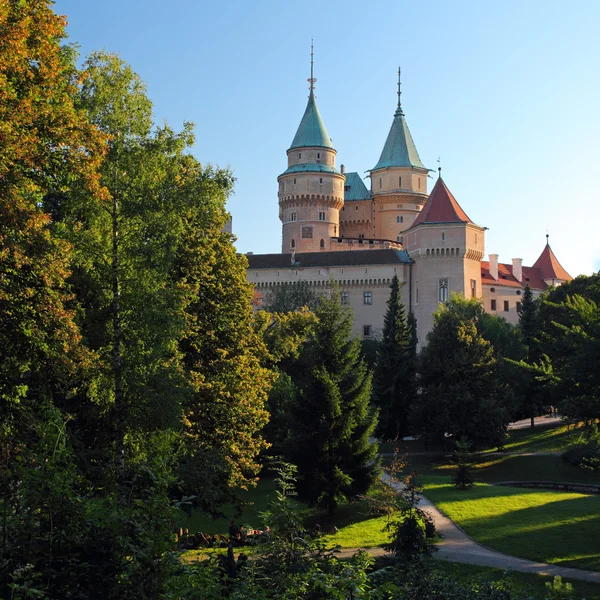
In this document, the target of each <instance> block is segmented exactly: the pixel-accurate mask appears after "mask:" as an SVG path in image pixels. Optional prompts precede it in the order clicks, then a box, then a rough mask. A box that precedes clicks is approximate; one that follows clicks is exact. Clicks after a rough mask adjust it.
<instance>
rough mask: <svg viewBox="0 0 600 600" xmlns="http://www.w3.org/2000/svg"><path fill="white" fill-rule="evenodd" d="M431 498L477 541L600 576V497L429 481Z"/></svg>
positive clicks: (433, 478)
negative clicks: (460, 486) (599, 572)
mask: <svg viewBox="0 0 600 600" xmlns="http://www.w3.org/2000/svg"><path fill="white" fill-rule="evenodd" d="M423 479H424V483H425V495H426V496H427V497H428V498H429V499H430V500H431V501H432V502H433V503H434V504H436V506H438V508H440V510H442V511H443V512H444V513H445V514H447V515H448V516H449V517H450V518H451V519H452V520H453V521H455V522H456V523H457V524H458V525H460V526H461V527H462V528H463V529H464V530H465V531H466V532H467V533H468V534H469V535H471V536H472V537H473V538H475V539H476V540H477V541H479V542H481V543H482V544H485V545H486V546H489V547H490V548H494V549H495V550H499V551H501V552H505V553H506V554H511V555H514V556H520V557H523V558H530V559H533V560H539V561H543V562H547V563H551V564H558V565H562V566H569V567H578V568H581V569H591V570H600V544H599V543H598V540H599V539H600V497H598V496H588V495H584V494H575V493H564V492H551V491H539V490H527V489H521V488H510V487H494V486H490V485H486V484H480V485H477V486H476V487H474V488H473V489H471V490H469V491H466V492H465V491H460V490H457V489H456V488H454V486H452V485H451V484H450V483H448V482H447V481H448V480H447V478H446V477H440V476H427V477H424V478H423Z"/></svg>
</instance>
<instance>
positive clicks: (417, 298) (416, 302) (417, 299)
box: [415, 288, 419, 304]
mask: <svg viewBox="0 0 600 600" xmlns="http://www.w3.org/2000/svg"><path fill="white" fill-rule="evenodd" d="M415 304H419V288H417V297H416V299H415Z"/></svg>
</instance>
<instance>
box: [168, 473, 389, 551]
mask: <svg viewBox="0 0 600 600" xmlns="http://www.w3.org/2000/svg"><path fill="white" fill-rule="evenodd" d="M275 487H276V486H275V483H274V481H273V479H272V478H263V479H261V481H260V482H259V484H258V486H257V487H256V488H251V489H249V490H248V491H247V492H244V493H243V495H242V499H243V501H244V507H243V512H242V514H241V515H238V514H237V513H236V508H235V507H234V506H233V505H229V506H226V507H224V508H223V512H224V513H225V515H226V517H225V518H223V519H212V518H211V517H210V516H208V515H206V514H205V513H202V512H200V511H193V512H192V514H191V516H188V515H187V514H186V513H184V512H181V513H180V519H179V522H178V523H177V526H178V527H182V528H184V529H189V532H190V533H196V532H199V531H201V532H203V533H207V534H211V535H214V534H215V533H221V534H227V532H228V529H229V524H230V522H231V520H232V519H234V520H235V522H236V523H237V524H238V525H241V524H245V525H248V526H249V527H250V528H260V527H262V526H263V523H262V521H261V519H260V516H259V515H260V513H261V512H264V511H265V510H266V509H267V507H268V504H269V502H270V501H271V500H272V499H274V498H275ZM383 487H384V484H383V483H382V482H378V483H377V484H376V485H375V486H374V487H373V489H372V490H371V491H370V492H369V496H371V497H376V496H378V495H380V494H381V492H382V489H383ZM297 505H298V509H299V511H300V513H301V515H302V517H303V519H304V523H305V526H306V527H307V528H308V529H312V528H314V526H315V525H316V524H317V523H318V524H319V525H320V526H321V531H323V533H327V532H329V531H331V530H332V528H333V527H334V526H335V527H337V528H338V532H337V533H336V534H333V535H325V537H324V539H325V541H326V543H327V544H328V545H331V546H334V545H340V546H341V547H342V548H369V547H373V546H381V545H382V544H384V543H385V542H387V541H388V534H387V533H385V532H383V528H384V526H385V524H386V523H387V517H385V516H383V517H382V516H374V515H373V511H372V505H371V503H370V501H369V500H368V499H362V500H358V501H355V502H346V503H343V504H341V505H340V506H339V507H338V508H337V510H336V511H335V513H334V514H333V516H330V515H329V514H328V513H327V511H324V510H321V509H317V508H312V507H309V506H307V505H305V504H302V503H300V502H298V503H297ZM192 552H196V551H192ZM204 552H206V551H204ZM196 553H197V552H196Z"/></svg>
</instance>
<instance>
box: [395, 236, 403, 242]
mask: <svg viewBox="0 0 600 600" xmlns="http://www.w3.org/2000/svg"><path fill="white" fill-rule="evenodd" d="M396 241H398V242H400V243H402V236H401V235H399V236H398V237H397V238H396Z"/></svg>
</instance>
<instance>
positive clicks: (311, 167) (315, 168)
mask: <svg viewBox="0 0 600 600" xmlns="http://www.w3.org/2000/svg"><path fill="white" fill-rule="evenodd" d="M306 171H311V172H317V173H337V174H338V175H339V173H340V172H339V171H338V170H337V169H336V168H334V167H330V166H329V165H323V164H321V163H304V164H301V165H292V166H291V167H289V168H288V169H286V170H285V171H284V172H283V173H282V175H287V174H289V173H305V172H306Z"/></svg>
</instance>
